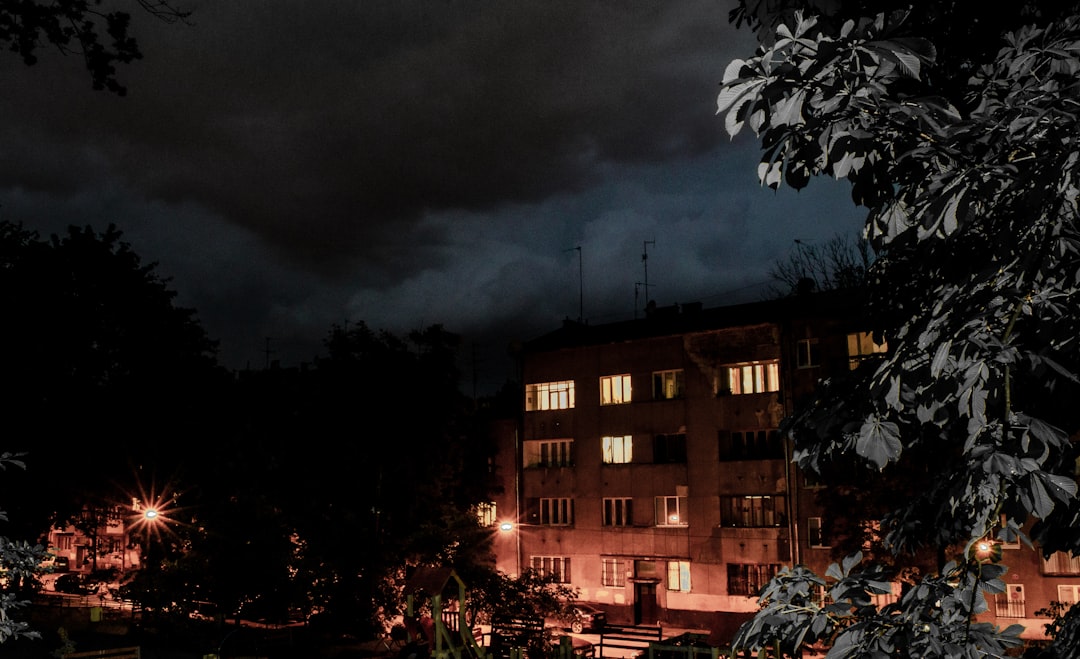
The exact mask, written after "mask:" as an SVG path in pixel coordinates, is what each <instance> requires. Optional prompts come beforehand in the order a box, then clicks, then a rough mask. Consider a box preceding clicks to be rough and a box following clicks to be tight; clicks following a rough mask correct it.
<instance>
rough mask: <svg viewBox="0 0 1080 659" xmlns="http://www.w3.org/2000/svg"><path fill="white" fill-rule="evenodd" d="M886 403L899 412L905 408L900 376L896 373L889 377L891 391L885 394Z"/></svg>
mask: <svg viewBox="0 0 1080 659" xmlns="http://www.w3.org/2000/svg"><path fill="white" fill-rule="evenodd" d="M885 404H886V405H888V406H889V407H891V408H893V409H894V410H896V411H897V412H899V411H901V410H903V409H904V404H903V403H902V402H900V376H899V375H894V376H892V377H891V378H889V391H888V392H887V393H886V394H885Z"/></svg>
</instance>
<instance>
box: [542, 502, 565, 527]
mask: <svg viewBox="0 0 1080 659" xmlns="http://www.w3.org/2000/svg"><path fill="white" fill-rule="evenodd" d="M539 504H540V511H539V520H540V525H541V526H573V524H574V499H573V497H540V501H539Z"/></svg>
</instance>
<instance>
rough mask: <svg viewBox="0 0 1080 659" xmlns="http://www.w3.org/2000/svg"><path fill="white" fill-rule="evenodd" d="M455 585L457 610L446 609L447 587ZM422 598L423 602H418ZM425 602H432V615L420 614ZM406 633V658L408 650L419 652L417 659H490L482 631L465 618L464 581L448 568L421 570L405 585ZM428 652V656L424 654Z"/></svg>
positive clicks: (404, 656) (426, 568) (430, 603)
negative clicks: (444, 597)
mask: <svg viewBox="0 0 1080 659" xmlns="http://www.w3.org/2000/svg"><path fill="white" fill-rule="evenodd" d="M451 581H453V582H454V585H456V591H457V598H456V609H457V610H456V611H448V610H445V607H446V602H444V601H443V596H444V594H445V593H446V591H447V586H448V584H450V582H451ZM417 598H421V600H422V601H419V602H418V601H417ZM423 601H426V602H428V603H429V608H430V615H421V614H420V610H421V609H422V608H423ZM405 633H406V638H407V640H408V645H406V650H404V651H403V653H402V657H403V659H407V657H408V654H407V653H408V652H409V649H410V648H412V649H413V650H414V651H417V649H418V650H419V651H417V658H418V659H419V657H421V656H428V657H431V658H432V659H450V658H451V657H452V658H453V659H490V657H491V655H490V653H489V652H488V651H487V649H486V648H485V647H484V646H483V636H482V635H481V634H480V633H479V628H476V629H475V630H474V629H473V628H472V627H471V626H470V625H469V624H468V621H467V619H466V616H465V582H464V581H462V580H461V577H459V576H458V575H457V573H456V572H455V571H454V570H453V569H452V568H448V567H439V568H428V567H421V568H418V569H417V570H416V573H415V574H413V576H412V577H411V578H410V579H409V581H408V583H407V584H406V609H405ZM425 650H426V655H424V654H421V653H422V652H423V651H425Z"/></svg>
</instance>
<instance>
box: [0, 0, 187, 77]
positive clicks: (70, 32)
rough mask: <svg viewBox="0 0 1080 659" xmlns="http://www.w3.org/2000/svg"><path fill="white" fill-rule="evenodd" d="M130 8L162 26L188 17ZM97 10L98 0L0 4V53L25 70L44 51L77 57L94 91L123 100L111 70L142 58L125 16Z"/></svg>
mask: <svg viewBox="0 0 1080 659" xmlns="http://www.w3.org/2000/svg"><path fill="white" fill-rule="evenodd" d="M134 4H136V5H137V6H138V7H139V8H140V9H141V10H143V11H146V12H148V13H149V14H151V15H153V16H155V17H157V18H158V19H160V20H163V21H166V22H176V21H182V20H184V19H186V18H187V17H188V15H189V14H188V13H187V12H184V11H181V10H179V9H177V8H176V7H174V6H173V4H172V3H171V2H170V1H169V0H134ZM100 5H101V0H50V1H48V2H42V1H39V0H20V1H19V2H4V3H0V47H4V48H6V49H7V50H10V51H11V52H13V53H17V54H18V55H19V56H20V57H22V60H23V62H25V63H26V64H27V65H33V64H35V63H37V61H38V52H39V51H40V50H41V49H42V48H43V47H46V46H52V47H54V48H56V49H57V50H58V51H59V52H61V53H63V54H65V55H68V54H74V55H80V56H81V57H82V58H83V61H84V63H85V66H86V70H87V72H88V73H89V74H90V81H91V83H92V84H93V86H94V89H107V90H108V91H111V92H114V93H116V94H120V95H123V94H124V93H125V92H126V91H127V90H126V88H125V87H124V86H123V85H121V84H120V83H119V82H118V81H117V79H116V65H117V64H128V63H130V62H132V61H134V60H137V59H141V58H142V52H141V51H140V50H139V46H138V44H137V43H136V41H135V38H134V37H132V36H131V34H129V32H128V28H129V26H130V23H131V15H130V14H128V13H127V12H122V11H109V12H103V11H100V10H99V9H98V7H99V6H100Z"/></svg>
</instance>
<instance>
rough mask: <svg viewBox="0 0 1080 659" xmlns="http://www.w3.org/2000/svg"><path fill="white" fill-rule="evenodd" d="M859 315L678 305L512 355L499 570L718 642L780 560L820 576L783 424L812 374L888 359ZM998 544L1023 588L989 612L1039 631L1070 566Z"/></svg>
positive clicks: (812, 509) (563, 332) (819, 301)
mask: <svg viewBox="0 0 1080 659" xmlns="http://www.w3.org/2000/svg"><path fill="white" fill-rule="evenodd" d="M858 309H859V305H858V300H855V299H852V297H851V296H850V295H849V294H816V295H812V296H802V297H795V298H788V299H783V300H776V301H768V302H761V303H755V304H748V305H740V306H736V307H727V308H721V309H708V310H706V309H702V308H700V307H699V306H696V305H687V306H684V307H682V308H675V307H673V308H667V309H657V310H654V311H652V312H651V313H649V314H647V316H646V317H645V318H643V319H639V320H634V321H627V322H622V323H613V324H607V325H598V326H588V325H583V324H580V323H573V322H569V321H568V322H566V323H565V324H564V326H563V327H562V328H561V329H559V330H557V331H555V332H552V333H550V334H548V335H545V336H543V337H540V338H538V339H536V340H534V341H531V342H529V343H527V344H525V345H524V346H523V350H522V353H521V369H522V381H523V383H524V411H523V416H522V419H521V426H520V428H518V429H516V430H515V431H514V432H513V433H507V434H505V435H506V440H505V441H504V444H503V450H502V451H501V453H500V456H501V457H500V459H499V462H500V464H501V471H502V473H503V474H505V475H506V478H504V490H505V491H504V494H503V495H502V497H501V499H500V500H499V501H498V502H497V506H496V508H497V510H498V517H499V519H500V520H501V521H502V525H501V528H502V529H503V530H502V531H501V532H500V533H499V534H498V535H497V538H496V546H495V549H496V554H497V558H498V567H499V568H500V569H502V570H504V571H506V572H509V573H516V572H520V571H521V570H523V569H525V568H529V567H532V568H536V569H539V570H542V571H544V572H547V573H554V574H556V575H558V577H559V579H560V580H561V581H564V582H566V583H569V584H572V585H573V586H575V587H577V588H578V589H579V592H580V599H582V600H584V601H588V602H592V603H595V604H597V605H599V606H601V607H602V608H604V609H606V610H607V611H608V618H609V620H612V621H614V622H622V623H635V624H656V623H657V622H661V623H663V624H668V625H680V626H694V627H704V628H709V629H713V630H717V629H719V630H722V633H721V636H726V637H727V638H730V634H732V633H733V632H734V629H735V628H737V625H738V624H739V623H741V622H742V621H743V620H745V619H747V618H748V617H749V616H750V615H752V613H753V612H754V611H755V610H756V609H757V603H756V595H757V592H758V590H759V589H760V587H761V586H762V585H763V584H764V583H765V582H767V581H768V580H769V578H771V577H772V576H773V575H774V574H776V573H777V572H778V571H779V570H780V568H781V567H782V566H784V565H792V564H805V565H808V566H809V567H811V568H812V569H815V570H817V571H818V572H819V573H822V572H823V571H824V569H825V568H826V567H827V566H828V564H829V563H831V562H833V561H834V560H835V557H834V556H833V551H832V548H831V547H830V543H829V539H828V534H827V532H826V528H827V524H826V521H827V515H828V513H827V511H823V510H822V509H821V508H820V506H819V505H818V503H817V501H816V497H815V493H816V488H817V487H818V486H817V485H816V484H815V483H813V482H809V481H808V480H807V479H805V478H804V477H803V476H802V474H800V473H797V468H796V467H794V466H793V464H792V461H791V447H790V444H789V442H787V441H786V440H785V439H784V438H782V437H781V435H780V433H779V432H778V427H779V424H780V422H781V420H782V419H783V418H784V417H785V416H786V415H788V414H790V413H791V412H792V411H793V410H794V409H795V405H796V403H797V401H799V400H801V399H803V398H804V397H807V396H810V395H812V394H813V392H814V387H815V385H816V383H817V382H818V381H819V380H821V379H822V378H827V377H828V376H829V374H830V373H836V372H839V371H841V370H846V369H850V368H854V367H856V366H857V365H858V364H860V363H861V362H862V361H864V360H867V359H873V358H874V356H875V355H877V354H880V353H881V352H883V351H885V349H886V346H884V345H878V344H876V343H874V341H873V340H872V338H871V336H870V335H869V334H868V333H866V332H865V329H864V328H865V324H864V323H862V322H861V321H860V319H859V315H858ZM1006 551H1007V552H1009V554H1012V558H1013V559H1014V562H1015V563H1016V564H1017V566H1018V567H1017V568H1016V569H1014V570H1013V571H1012V572H1011V574H1015V575H1018V576H1017V577H1016V578H1017V579H1021V580H1022V582H1017V583H1011V582H1010V586H1009V591H1008V593H1007V594H1003V595H1002V596H1001V597H1000V598H999V600H998V601H997V602H995V603H994V604H995V605H994V606H992V607H991V608H992V611H990V612H989V613H988V614H987V615H989V616H993V617H1001V618H1003V619H1002V620H1001V622H1002V623H1004V624H1008V623H1011V622H1025V620H1026V621H1027V623H1028V625H1029V626H1037V627H1038V628H1039V630H1041V625H1042V624H1044V623H1045V622H1047V620H1046V619H1045V618H1043V619H1034V611H1035V610H1037V609H1038V608H1040V607H1044V606H1048V605H1049V602H1050V600H1051V599H1062V598H1066V599H1069V598H1071V599H1072V601H1075V599H1076V597H1077V595H1078V593H1077V586H1076V585H1075V584H1078V583H1080V579H1078V578H1077V576H1074V575H1080V569H1078V567H1080V566H1078V564H1077V561H1076V560H1075V559H1069V558H1068V557H1064V558H1061V557H1057V558H1054V559H1052V560H1051V561H1045V560H1042V558H1041V557H1040V556H1039V554H1038V553H1037V552H1036V551H1034V550H1032V549H1030V548H1025V547H1018V548H1016V549H1011V548H1009V549H1006ZM1020 566H1022V567H1020ZM1029 572H1030V573H1031V576H1030V577H1029V576H1028V574H1027V573H1029ZM1051 575H1052V576H1051ZM1036 576H1037V577H1038V579H1037V581H1038V585H1036V579H1035V577H1036ZM1007 580H1008V579H1007ZM896 591H897V592H899V587H897V588H896ZM1033 595H1034V596H1035V597H1033ZM885 597H886V598H888V596H885ZM1010 597H1011V598H1012V599H1010ZM1015 602H1021V603H1022V604H1019V605H1018V604H1015ZM1004 618H1009V619H1008V620H1005V619H1004ZM1029 619H1030V620H1029ZM1032 620H1034V622H1035V623H1036V624H1033V623H1032Z"/></svg>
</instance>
